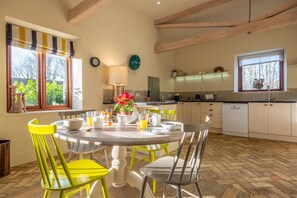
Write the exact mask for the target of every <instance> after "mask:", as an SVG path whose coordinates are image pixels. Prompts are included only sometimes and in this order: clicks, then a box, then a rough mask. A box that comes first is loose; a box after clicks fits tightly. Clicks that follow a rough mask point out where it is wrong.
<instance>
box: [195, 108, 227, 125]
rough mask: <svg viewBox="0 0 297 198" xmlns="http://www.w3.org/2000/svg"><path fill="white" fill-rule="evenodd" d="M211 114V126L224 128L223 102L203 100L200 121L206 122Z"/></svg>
mask: <svg viewBox="0 0 297 198" xmlns="http://www.w3.org/2000/svg"><path fill="white" fill-rule="evenodd" d="M206 116H211V118H212V122H211V124H210V127H212V128H222V103H221V102H202V103H201V116H200V122H205V117H206Z"/></svg>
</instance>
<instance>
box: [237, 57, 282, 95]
mask: <svg viewBox="0 0 297 198" xmlns="http://www.w3.org/2000/svg"><path fill="white" fill-rule="evenodd" d="M255 79H263V89H267V85H269V86H270V88H271V89H280V65H279V62H271V63H265V64H256V65H248V66H243V67H242V89H243V90H257V88H256V87H253V85H254V80H255Z"/></svg>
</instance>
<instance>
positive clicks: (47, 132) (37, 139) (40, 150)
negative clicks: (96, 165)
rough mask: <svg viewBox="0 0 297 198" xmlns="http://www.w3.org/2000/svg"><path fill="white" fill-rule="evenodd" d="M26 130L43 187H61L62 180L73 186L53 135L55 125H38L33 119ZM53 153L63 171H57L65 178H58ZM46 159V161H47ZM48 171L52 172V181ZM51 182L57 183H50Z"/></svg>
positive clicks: (36, 120)
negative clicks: (31, 143)
mask: <svg viewBox="0 0 297 198" xmlns="http://www.w3.org/2000/svg"><path fill="white" fill-rule="evenodd" d="M28 129H29V132H30V134H31V138H32V142H33V146H34V149H35V153H36V157H37V161H38V164H39V167H40V172H41V175H42V179H43V180H42V181H43V182H44V185H47V186H51V187H53V186H54V185H58V186H59V187H61V186H62V185H61V183H60V181H62V180H63V182H66V183H68V185H69V186H73V185H74V184H73V180H72V178H71V175H70V172H69V170H68V167H67V165H66V160H65V159H64V156H63V154H62V152H61V151H60V149H59V147H58V145H57V142H56V140H55V137H54V134H55V133H56V125H53V124H51V125H38V119H34V120H32V121H31V122H29V124H28ZM49 143H50V145H49ZM50 146H51V147H50ZM51 148H53V150H52V149H51ZM53 152H55V153H56V154H57V161H58V162H59V164H61V166H62V167H63V169H59V172H61V171H63V172H64V173H65V175H66V178H59V176H58V170H57V163H56V160H55V158H54V154H53ZM46 159H48V161H47V160H46ZM50 171H52V172H53V175H54V177H55V178H54V179H53V178H50ZM52 181H55V182H57V183H52Z"/></svg>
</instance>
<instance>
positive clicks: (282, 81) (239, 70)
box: [236, 49, 285, 92]
mask: <svg viewBox="0 0 297 198" xmlns="http://www.w3.org/2000/svg"><path fill="white" fill-rule="evenodd" d="M276 51H282V52H283V55H284V60H282V61H279V67H280V68H279V77H280V78H279V80H280V87H279V89H271V91H285V78H284V72H285V68H284V67H285V66H284V65H285V50H284V49H276V50H269V51H266V52H276ZM263 53H265V52H255V53H250V54H245V55H238V56H237V57H236V58H237V77H238V78H237V79H238V81H237V86H238V92H266V91H267V88H263V89H261V90H242V67H244V66H240V64H239V57H242V56H249V55H257V54H263Z"/></svg>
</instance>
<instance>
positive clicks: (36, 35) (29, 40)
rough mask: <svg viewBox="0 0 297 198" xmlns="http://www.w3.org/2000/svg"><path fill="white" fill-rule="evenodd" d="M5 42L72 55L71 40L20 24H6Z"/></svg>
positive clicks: (46, 51)
mask: <svg viewBox="0 0 297 198" xmlns="http://www.w3.org/2000/svg"><path fill="white" fill-rule="evenodd" d="M6 44H7V45H12V46H15V47H21V48H26V49H31V50H35V51H41V52H45V53H51V54H57V55H62V56H74V49H73V41H71V40H68V39H65V38H61V37H57V36H53V35H50V34H47V33H44V32H39V31H35V30H31V29H29V28H25V27H22V26H18V25H14V24H10V23H7V24H6Z"/></svg>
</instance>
